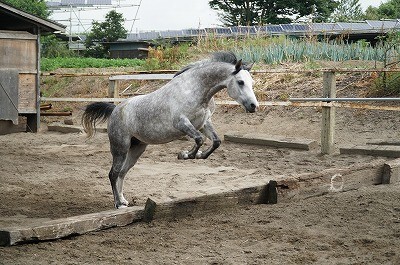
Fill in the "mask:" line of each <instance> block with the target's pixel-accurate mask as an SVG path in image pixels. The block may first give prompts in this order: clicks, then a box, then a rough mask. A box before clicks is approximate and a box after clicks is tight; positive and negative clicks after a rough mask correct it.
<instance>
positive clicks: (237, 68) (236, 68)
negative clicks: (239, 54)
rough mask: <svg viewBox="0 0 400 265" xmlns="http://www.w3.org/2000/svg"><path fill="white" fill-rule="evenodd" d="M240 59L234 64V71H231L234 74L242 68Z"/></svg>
mask: <svg viewBox="0 0 400 265" xmlns="http://www.w3.org/2000/svg"><path fill="white" fill-rule="evenodd" d="M242 69H243V68H242V59H240V60H239V61H238V62H237V63H236V65H235V71H234V72H233V73H232V74H234V75H236V74H237V73H239V71H240V70H242Z"/></svg>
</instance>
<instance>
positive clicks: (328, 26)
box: [310, 23, 341, 32]
mask: <svg viewBox="0 0 400 265" xmlns="http://www.w3.org/2000/svg"><path fill="white" fill-rule="evenodd" d="M310 30H312V31H321V32H329V31H337V30H341V28H340V27H339V25H338V24H337V23H312V24H310Z"/></svg>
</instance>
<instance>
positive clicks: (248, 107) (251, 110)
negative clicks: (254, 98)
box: [244, 103, 258, 113]
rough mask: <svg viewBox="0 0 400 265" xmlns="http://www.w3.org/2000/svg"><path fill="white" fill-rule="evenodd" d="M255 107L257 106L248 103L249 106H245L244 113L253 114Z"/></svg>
mask: <svg viewBox="0 0 400 265" xmlns="http://www.w3.org/2000/svg"><path fill="white" fill-rule="evenodd" d="M257 105H258V104H254V103H249V104H245V105H244V107H245V109H246V112H250V113H254V112H256V109H257Z"/></svg>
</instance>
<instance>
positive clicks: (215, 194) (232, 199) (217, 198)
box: [143, 179, 278, 222]
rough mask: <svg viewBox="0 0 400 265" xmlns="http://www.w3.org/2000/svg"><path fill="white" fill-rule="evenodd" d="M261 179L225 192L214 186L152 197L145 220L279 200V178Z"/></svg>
mask: <svg viewBox="0 0 400 265" xmlns="http://www.w3.org/2000/svg"><path fill="white" fill-rule="evenodd" d="M258 182H259V183H258V184H257V183H247V184H245V185H244V186H242V187H238V188H237V189H234V190H229V191H222V192H221V191H220V190H219V189H215V188H211V189H209V190H204V191H203V193H204V195H192V196H191V195H190V194H188V196H186V197H184V198H180V199H174V200H168V201H165V200H164V201H162V200H159V199H157V198H148V199H147V202H146V206H145V210H144V217H143V220H144V221H145V222H150V221H152V220H154V219H167V220H174V219H177V218H182V217H187V216H204V215H205V214H207V213H211V212H218V211H219V210H221V209H226V208H232V207H236V206H238V205H251V204H260V203H264V204H275V203H277V196H278V194H277V189H276V181H273V180H269V181H268V180H266V179H264V180H260V181H258Z"/></svg>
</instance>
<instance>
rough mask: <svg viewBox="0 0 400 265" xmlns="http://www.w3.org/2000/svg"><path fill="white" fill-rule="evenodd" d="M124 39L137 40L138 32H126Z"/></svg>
mask: <svg viewBox="0 0 400 265" xmlns="http://www.w3.org/2000/svg"><path fill="white" fill-rule="evenodd" d="M125 40H130V41H138V40H139V34H138V33H128V34H127V35H126V38H125Z"/></svg>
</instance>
